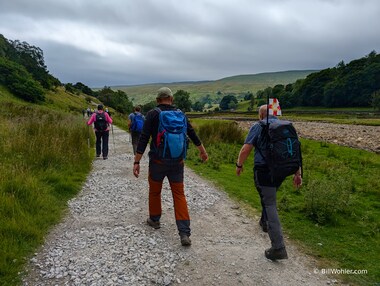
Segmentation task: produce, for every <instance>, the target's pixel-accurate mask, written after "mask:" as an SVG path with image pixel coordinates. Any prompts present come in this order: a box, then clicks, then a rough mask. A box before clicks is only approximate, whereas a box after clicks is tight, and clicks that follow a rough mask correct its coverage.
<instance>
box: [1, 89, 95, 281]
mask: <svg viewBox="0 0 380 286" xmlns="http://www.w3.org/2000/svg"><path fill="white" fill-rule="evenodd" d="M2 94H3V93H2ZM7 98H8V96H7V95H6V93H5V96H4V97H2V99H1V103H2V109H3V112H2V113H1V114H0V122H1V123H0V153H1V165H0V285H17V284H18V283H20V275H19V274H18V273H19V272H22V270H23V267H24V265H25V262H26V261H27V258H28V257H30V255H31V254H32V253H33V252H34V251H35V249H36V248H37V247H38V246H39V245H40V244H41V243H42V242H43V238H44V236H45V235H46V233H47V232H48V230H49V229H50V228H51V227H52V225H54V224H56V223H58V222H59V221H60V219H61V217H62V214H63V211H64V210H65V208H66V207H67V200H68V199H70V198H72V197H73V196H74V195H75V194H77V192H78V191H79V190H80V188H81V185H82V184H83V182H84V180H85V178H86V176H87V174H88V172H89V171H90V169H91V162H92V158H93V155H94V154H92V153H93V152H91V151H90V150H89V148H88V138H90V140H91V144H93V136H92V135H91V136H90V134H92V133H90V132H89V130H88V127H87V126H86V125H85V124H84V122H83V120H82V119H81V116H79V115H77V116H74V115H70V114H68V113H63V112H57V111H53V110H49V109H48V108H46V107H45V108H44V107H40V106H36V105H28V104H25V103H21V102H18V101H17V100H12V99H11V98H8V100H7Z"/></svg>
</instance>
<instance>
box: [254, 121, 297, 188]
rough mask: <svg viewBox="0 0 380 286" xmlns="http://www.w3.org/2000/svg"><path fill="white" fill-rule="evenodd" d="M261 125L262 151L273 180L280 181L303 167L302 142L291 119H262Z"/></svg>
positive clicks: (260, 148)
mask: <svg viewBox="0 0 380 286" xmlns="http://www.w3.org/2000/svg"><path fill="white" fill-rule="evenodd" d="M260 125H261V127H262V132H261V138H262V139H261V144H260V147H259V150H261V151H260V153H261V155H262V156H263V157H264V159H265V161H266V163H267V165H268V168H269V170H270V173H271V177H272V181H273V182H277V183H280V182H282V181H283V180H284V179H285V178H286V177H287V176H290V175H292V174H295V173H296V172H297V170H298V169H299V168H300V167H301V168H302V154H301V142H300V141H299V139H298V135H297V131H296V129H295V128H294V126H293V124H292V123H291V122H290V121H286V120H277V121H275V122H272V123H268V122H266V121H260ZM262 151H264V152H262Z"/></svg>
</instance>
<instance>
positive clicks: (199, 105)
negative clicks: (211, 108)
mask: <svg viewBox="0 0 380 286" xmlns="http://www.w3.org/2000/svg"><path fill="white" fill-rule="evenodd" d="M203 107H204V104H203V103H201V102H200V101H197V102H195V103H194V104H193V106H192V108H193V110H194V111H203Z"/></svg>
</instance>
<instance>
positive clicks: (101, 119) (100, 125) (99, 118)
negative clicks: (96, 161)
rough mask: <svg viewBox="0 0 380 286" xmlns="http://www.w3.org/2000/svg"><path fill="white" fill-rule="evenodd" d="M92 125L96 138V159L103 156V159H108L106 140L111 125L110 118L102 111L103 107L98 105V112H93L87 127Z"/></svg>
mask: <svg viewBox="0 0 380 286" xmlns="http://www.w3.org/2000/svg"><path fill="white" fill-rule="evenodd" d="M91 124H94V130H95V136H96V157H100V156H101V155H103V159H104V160H106V159H108V139H109V130H110V128H109V126H110V124H112V118H111V117H110V116H109V115H108V113H107V112H104V111H103V105H102V104H99V105H98V111H97V112H94V113H93V114H92V115H91V117H90V119H89V120H88V121H87V125H91Z"/></svg>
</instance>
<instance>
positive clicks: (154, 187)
mask: <svg viewBox="0 0 380 286" xmlns="http://www.w3.org/2000/svg"><path fill="white" fill-rule="evenodd" d="M156 100H157V103H158V105H157V107H156V108H154V109H152V110H150V111H149V112H148V113H147V115H146V120H145V124H144V128H143V131H142V133H141V136H140V140H139V142H138V145H137V150H136V155H135V162H134V163H133V174H134V175H135V177H138V176H139V173H140V160H141V157H142V155H143V154H144V151H145V148H146V146H147V145H148V142H149V139H150V137H151V138H152V140H151V142H150V151H149V176H148V182H149V217H148V219H147V223H148V225H150V226H151V227H153V228H155V229H158V228H160V217H161V212H162V210H161V189H162V182H163V180H164V178H165V177H167V178H168V180H169V184H170V188H171V191H172V195H173V201H174V212H175V219H176V225H177V229H178V232H179V235H180V240H181V244H182V245H183V246H189V245H191V240H190V238H189V237H190V235H191V233H190V216H189V211H188V207H187V202H186V197H185V193H184V183H183V178H184V157H185V156H186V148H187V136H188V137H189V138H190V139H191V141H192V142H193V143H194V144H195V146H197V148H198V150H199V152H200V157H201V159H202V160H203V161H207V160H208V155H207V152H206V149H205V148H204V146H203V145H202V142H201V141H200V139H199V137H198V136H197V134H196V133H195V131H194V129H193V127H192V126H191V124H190V123H189V121H188V120H187V117H186V116H185V115H184V114H183V112H182V111H180V110H177V109H176V108H175V107H174V106H173V105H172V104H173V94H172V92H171V90H170V89H169V88H167V87H162V88H160V89H159V90H158V94H157V98H156ZM166 123H168V124H166ZM173 127H175V129H176V130H177V131H176V133H174V132H173V130H172V129H173ZM182 132H183V133H182Z"/></svg>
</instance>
